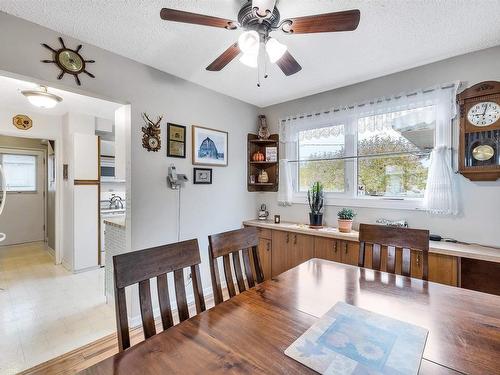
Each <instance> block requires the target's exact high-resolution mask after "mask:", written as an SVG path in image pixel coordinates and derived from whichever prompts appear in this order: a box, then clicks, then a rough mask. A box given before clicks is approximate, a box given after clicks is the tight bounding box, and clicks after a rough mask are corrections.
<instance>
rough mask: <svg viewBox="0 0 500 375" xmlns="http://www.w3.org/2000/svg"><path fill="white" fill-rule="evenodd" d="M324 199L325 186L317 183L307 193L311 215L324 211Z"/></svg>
mask: <svg viewBox="0 0 500 375" xmlns="http://www.w3.org/2000/svg"><path fill="white" fill-rule="evenodd" d="M323 197H324V195H323V185H322V184H321V183H320V182H319V181H316V182H315V183H314V184H312V186H311V188H310V189H309V190H308V191H307V201H308V202H309V208H310V209H311V213H313V214H319V213H321V210H322V209H323Z"/></svg>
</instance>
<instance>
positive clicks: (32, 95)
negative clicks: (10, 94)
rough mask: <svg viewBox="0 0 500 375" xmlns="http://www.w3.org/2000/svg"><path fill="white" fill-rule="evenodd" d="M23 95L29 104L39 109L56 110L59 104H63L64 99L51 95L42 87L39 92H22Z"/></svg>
mask: <svg viewBox="0 0 500 375" xmlns="http://www.w3.org/2000/svg"><path fill="white" fill-rule="evenodd" d="M21 94H23V95H24V96H25V97H27V98H28V100H29V102H30V103H31V104H33V105H34V106H35V107H38V108H47V109H48V108H54V107H55V106H56V105H57V103H60V102H62V98H61V97H60V96H57V95H54V94H51V93H49V92H48V91H47V87H46V86H40V88H39V89H38V90H25V91H21Z"/></svg>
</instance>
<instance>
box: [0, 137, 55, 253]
mask: <svg viewBox="0 0 500 375" xmlns="http://www.w3.org/2000/svg"><path fill="white" fill-rule="evenodd" d="M1 138H3V139H2V140H1V144H5V143H6V142H5V138H8V139H9V140H11V141H13V142H12V143H16V144H17V145H18V146H19V148H5V147H0V165H1V166H2V168H3V170H4V173H5V179H6V191H7V197H8V198H7V200H6V201H8V204H6V205H5V209H4V213H3V215H2V216H0V227H1V228H2V232H3V233H5V235H6V239H5V240H4V241H3V243H2V245H17V244H22V243H28V242H36V241H46V240H47V235H46V233H47V232H46V231H47V223H46V211H47V202H46V200H45V198H46V196H47V192H46V190H47V184H46V175H47V169H46V166H47V159H46V155H47V145H48V142H47V141H45V142H44V141H42V140H36V139H29V140H25V139H23V138H19V137H1ZM24 144H30V145H33V146H35V145H37V144H38V146H39V148H38V149H35V148H32V149H27V148H22V146H23V145H24ZM51 229H52V228H51Z"/></svg>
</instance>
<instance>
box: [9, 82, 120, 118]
mask: <svg viewBox="0 0 500 375" xmlns="http://www.w3.org/2000/svg"><path fill="white" fill-rule="evenodd" d="M36 88H38V85H36V84H34V83H31V82H26V81H21V80H18V79H14V78H9V77H4V76H0V107H1V108H12V109H17V110H26V111H28V112H35V113H40V114H42V115H52V116H62V115H64V114H66V113H68V112H75V113H84V114H87V115H91V116H95V117H99V118H104V119H108V120H113V121H114V119H115V110H116V109H118V108H120V107H121V106H122V104H118V103H113V102H108V101H107V100H102V99H97V98H91V97H90V96H85V95H80V94H75V93H73V92H69V91H64V90H59V89H55V88H52V87H49V88H48V91H49V92H50V93H51V94H55V95H57V96H60V97H61V98H62V99H63V101H62V102H61V103H59V104H57V105H56V106H55V107H54V108H37V107H35V106H33V105H32V104H30V103H29V102H28V99H26V97H25V96H24V95H23V94H22V93H21V91H23V90H35V89H36Z"/></svg>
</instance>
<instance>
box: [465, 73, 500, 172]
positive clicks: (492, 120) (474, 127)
mask: <svg viewBox="0 0 500 375" xmlns="http://www.w3.org/2000/svg"><path fill="white" fill-rule="evenodd" d="M457 102H458V104H459V105H460V154H459V158H460V160H459V171H460V173H461V174H462V175H464V176H465V177H467V178H468V179H469V180H471V181H495V180H497V179H498V178H500V82H495V81H487V82H481V83H478V84H477V85H474V86H472V87H470V88H468V89H466V90H464V91H463V92H461V93H460V94H458V95H457Z"/></svg>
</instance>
